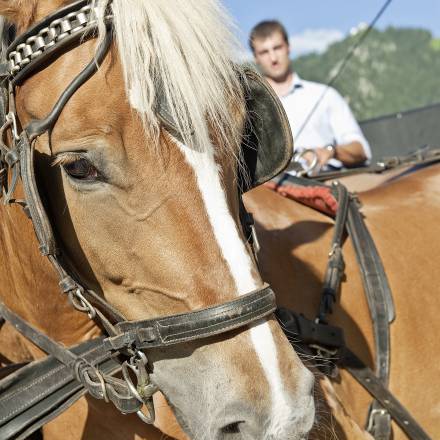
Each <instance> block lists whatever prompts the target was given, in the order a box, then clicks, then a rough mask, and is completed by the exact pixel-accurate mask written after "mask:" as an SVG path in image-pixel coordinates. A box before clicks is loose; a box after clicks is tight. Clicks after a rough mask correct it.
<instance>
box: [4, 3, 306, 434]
mask: <svg viewBox="0 0 440 440" xmlns="http://www.w3.org/2000/svg"><path fill="white" fill-rule="evenodd" d="M71 3H72V2H68V1H61V0H33V1H29V2H22V1H19V0H15V1H7V2H6V1H2V2H0V13H2V14H3V15H5V16H7V17H8V20H9V21H11V22H13V23H15V24H16V27H17V29H18V33H22V32H25V31H26V30H27V29H29V28H30V27H31V26H32V25H34V24H35V23H37V22H38V21H39V20H42V19H44V18H45V17H46V16H48V15H49V14H51V13H53V12H54V11H57V10H58V9H59V8H61V7H69V6H71ZM82 3H85V2H75V3H74V4H75V5H76V4H80V6H82ZM104 3H107V2H97V9H96V10H97V18H96V20H97V22H98V28H99V35H98V36H97V35H93V34H92V33H89V34H87V33H85V34H83V35H82V40H81V44H72V43H71V44H70V45H69V44H67V45H65V46H64V47H63V49H62V53H57V54H56V56H53V57H52V58H53V59H51V60H50V62H46V63H42V64H40V65H39V66H38V67H37V68H35V69H34V70H33V71H32V74H30V75H27V76H26V77H23V78H22V80H20V81H17V83H16V85H15V87H14V100H15V103H16V109H17V117H18V120H19V126H21V127H25V128H26V127H31V129H30V130H29V143H30V144H32V145H33V147H32V148H33V149H34V150H35V153H34V155H33V156H34V159H35V165H34V169H35V175H36V183H37V187H38V192H39V195H40V196H41V198H42V204H43V207H44V210H45V211H46V212H47V214H48V218H49V219H50V225H51V228H52V229H53V235H54V237H55V238H56V244H57V248H59V250H60V253H61V255H62V263H63V266H64V267H65V268H67V272H68V273H70V274H74V276H73V278H75V279H77V280H80V281H81V284H82V285H84V286H87V289H89V290H90V291H94V292H95V293H96V295H97V296H99V297H100V298H102V299H103V300H104V301H105V302H106V303H107V304H108V305H109V308H111V310H115V311H116V312H117V314H119V315H122V316H123V317H124V318H125V319H126V320H127V321H138V320H148V319H152V318H157V317H164V316H169V315H176V314H179V313H183V314H185V313H189V312H193V311H195V310H199V309H207V308H209V307H212V306H216V305H218V304H223V303H227V302H230V301H233V300H235V299H237V298H240V297H241V296H245V295H246V294H248V293H249V292H253V291H259V290H261V289H262V288H263V281H262V279H261V277H260V275H259V272H258V267H257V264H256V261H255V258H254V256H253V253H252V248H251V246H250V245H249V240H248V236H247V233H246V231H244V230H243V227H242V213H241V208H242V205H241V200H240V197H241V195H240V191H239V189H240V188H239V186H240V182H242V183H243V182H245V181H246V178H244V179H240V173H241V172H243V168H244V166H243V165H240V159H241V158H242V151H241V141H242V135H243V130H244V126H245V125H246V117H247V115H246V106H245V92H244V87H245V86H243V83H244V82H246V78H245V77H244V74H243V72H242V71H241V68H239V67H237V66H236V65H235V64H233V63H232V61H231V57H232V55H231V53H232V51H233V46H234V42H233V41H234V40H233V38H232V37H231V34H230V31H229V30H228V29H227V23H228V20H229V18H228V17H227V15H226V14H225V12H224V11H223V10H222V8H221V7H220V6H219V5H218V4H217V2H216V1H214V0H206V1H203V2H200V1H199V0H176V1H170V2H163V1H150V2H143V1H135V0H130V1H127V0H113V2H108V3H109V4H104ZM69 11H70V9H66V13H68V14H72V12H71V11H70V12H69ZM75 11H76V10H75ZM109 11H110V12H109ZM108 14H111V16H112V22H111V28H112V30H111V31H110V28H109V23H108ZM70 17H72V16H70ZM71 31H72V30H71V29H70V30H68V32H71ZM110 32H112V35H113V36H112V39H111V40H109V38H108V34H109V33H110ZM95 37H96V38H95ZM108 41H111V42H110V43H108ZM106 44H107V47H106V50H105V51H104V52H103V54H101V55H102V57H101V60H100V67H99V69H97V71H96V72H94V73H93V75H89V77H88V78H87V80H86V81H83V82H82V83H81V84H80V86H79V87H76V88H75V90H74V93H72V94H71V96H69V97H68V99H66V100H65V102H63V106H62V108H60V109H59V111H58V113H57V114H56V117H54V118H52V120H51V121H50V122H51V124H50V126H47V127H45V128H44V129H42V126H41V123H39V122H38V121H44V120H46V118H47V116H48V115H50V114H53V112H54V110H56V107H57V101H58V100H59V98H60V97H62V96H63V93H64V92H65V91H66V90H67V89H68V87H69V84H72V81H74V79H75V78H77V77H78V75H80V74H81V72H83V71H84V69H86V66H87V65H90V64H89V63H90V61H91V60H93V59H94V57H98V54H99V51H100V50H101V49H102V47H105V45H106ZM44 50H46V48H45V49H44ZM47 50H49V49H47ZM36 57H38V55H36ZM92 64H93V62H92ZM95 70H96V69H95ZM58 102H59V101H58ZM39 124H40V125H39ZM47 254H48V255H50V251H48V252H47ZM47 300H48V301H49V299H47ZM186 330H188V328H187V327H186ZM213 333H215V332H213ZM145 354H146V356H147V358H148V369H149V373H150V377H151V380H152V382H153V383H154V384H155V386H157V387H158V388H159V389H160V390H161V391H162V392H163V394H164V395H165V396H166V398H167V401H168V402H169V404H170V406H171V407H172V408H173V410H174V411H175V413H176V415H177V418H178V420H179V421H180V423H181V425H182V426H183V428H184V429H185V431H186V432H187V433H188V435H190V436H191V437H193V438H209V439H225V440H226V439H250V438H252V439H266V438H273V439H275V438H276V439H299V438H305V437H306V436H307V433H308V431H309V430H310V428H311V426H312V424H313V419H314V405H313V377H312V375H311V373H310V372H309V371H308V370H307V369H306V368H305V367H304V366H303V365H302V363H301V361H300V360H299V358H298V357H297V355H296V354H295V352H294V351H293V350H292V348H291V346H290V344H289V342H288V341H287V339H286V338H285V336H284V334H283V333H282V331H281V329H280V327H279V325H278V324H277V322H276V320H275V319H274V317H273V315H269V316H264V317H261V318H260V319H258V320H255V321H254V322H252V323H250V324H248V325H246V326H245V327H240V328H234V329H233V330H231V331H227V332H223V333H222V334H214V335H213V336H211V337H209V335H208V334H206V335H205V337H204V338H203V339H197V340H185V341H184V342H183V343H180V344H176V345H170V346H160V347H156V348H154V347H153V348H151V349H148V350H146V352H145Z"/></svg>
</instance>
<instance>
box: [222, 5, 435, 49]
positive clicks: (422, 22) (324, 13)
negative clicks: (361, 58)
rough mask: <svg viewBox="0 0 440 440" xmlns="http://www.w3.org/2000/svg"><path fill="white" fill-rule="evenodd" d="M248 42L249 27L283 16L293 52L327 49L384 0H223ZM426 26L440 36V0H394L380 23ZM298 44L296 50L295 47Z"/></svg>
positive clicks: (372, 14)
mask: <svg viewBox="0 0 440 440" xmlns="http://www.w3.org/2000/svg"><path fill="white" fill-rule="evenodd" d="M222 1H223V4H224V5H225V6H226V8H227V9H228V10H229V11H230V12H231V14H232V15H233V17H234V18H235V20H236V21H237V24H238V26H239V28H240V31H241V39H242V41H243V43H246V39H247V35H248V33H249V31H250V29H251V28H252V27H253V26H254V25H255V24H256V23H258V22H259V21H261V20H263V19H268V18H276V19H279V20H281V21H282V22H283V23H284V24H285V26H286V28H287V30H288V31H289V33H290V35H291V37H292V45H293V55H294V56H295V55H299V54H301V53H306V52H308V51H311V50H317V51H320V50H324V49H325V47H326V46H327V44H329V43H331V42H334V41H336V40H337V39H340V38H342V37H343V36H344V35H347V33H349V32H350V30H351V29H352V28H353V27H356V26H357V25H358V24H359V23H362V22H367V23H369V22H370V21H371V20H372V19H373V17H374V16H375V15H376V13H377V12H378V11H379V9H380V7H381V6H382V5H383V3H384V2H385V0H302V1H300V0H222ZM390 25H392V26H401V27H423V28H425V29H429V30H430V31H431V32H432V33H433V34H434V35H435V36H436V37H440V0H394V1H393V2H392V3H391V5H390V6H389V8H388V9H387V11H386V12H385V14H384V15H383V16H382V18H381V20H380V22H379V23H378V26H379V27H380V28H383V27H386V26H390ZM295 46H296V50H295Z"/></svg>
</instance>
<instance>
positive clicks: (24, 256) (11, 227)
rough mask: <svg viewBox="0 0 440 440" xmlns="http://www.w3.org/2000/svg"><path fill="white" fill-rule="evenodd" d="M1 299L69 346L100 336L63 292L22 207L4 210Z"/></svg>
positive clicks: (0, 224)
mask: <svg viewBox="0 0 440 440" xmlns="http://www.w3.org/2000/svg"><path fill="white" fill-rule="evenodd" d="M0 219H1V220H0V252H1V255H2V264H0V286H1V287H0V300H1V301H3V302H4V303H5V304H6V306H7V307H9V308H10V309H12V310H13V311H15V313H17V314H19V315H20V316H21V317H22V318H24V319H25V320H26V321H27V322H29V323H30V324H31V325H33V326H35V327H37V328H38V329H39V330H41V331H43V332H44V333H45V334H47V335H48V336H50V337H52V338H54V339H56V340H57V341H59V342H62V343H63V344H66V345H72V344H75V343H77V342H79V341H82V340H85V339H89V338H90V337H91V336H93V335H94V334H97V333H99V330H98V329H97V327H96V326H95V325H94V324H93V323H92V322H91V321H90V320H89V319H88V318H87V317H86V316H85V315H83V314H81V313H79V312H76V311H75V310H74V309H73V308H72V307H71V306H70V304H69V303H68V300H67V297H65V296H63V295H62V294H61V293H60V288H59V286H58V279H57V276H56V274H55V271H54V270H53V268H52V266H51V265H50V263H49V261H48V260H47V259H46V258H43V257H42V256H41V254H40V252H39V249H38V243H37V239H36V237H35V234H34V231H33V227H32V223H31V221H30V220H29V219H28V218H27V217H26V216H25V215H24V213H23V211H22V209H21V208H20V207H19V206H18V205H13V206H6V207H5V206H3V205H1V207H0Z"/></svg>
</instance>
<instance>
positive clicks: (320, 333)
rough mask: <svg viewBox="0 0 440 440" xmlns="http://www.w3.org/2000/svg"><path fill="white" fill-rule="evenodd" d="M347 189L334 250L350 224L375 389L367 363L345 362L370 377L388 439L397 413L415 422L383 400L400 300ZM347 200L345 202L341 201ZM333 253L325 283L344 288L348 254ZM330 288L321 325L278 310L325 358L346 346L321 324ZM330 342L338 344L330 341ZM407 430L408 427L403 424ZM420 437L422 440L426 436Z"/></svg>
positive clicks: (373, 412) (376, 422)
mask: <svg viewBox="0 0 440 440" xmlns="http://www.w3.org/2000/svg"><path fill="white" fill-rule="evenodd" d="M439 159H440V156H439V157H437V160H439ZM402 162H403V161H402ZM278 179H279V180H278V185H279V186H282V185H289V184H293V185H301V186H326V185H324V184H322V183H320V182H317V181H315V180H311V179H306V178H300V177H293V176H289V175H284V176H280V177H279V178H278ZM341 188H343V185H341V184H340V183H338V184H337V186H336V189H337V194H336V197H337V198H338V200H339V207H338V212H337V215H336V228H335V232H334V235H333V241H332V249H333V247H335V248H336V249H340V244H341V241H340V239H341V237H342V230H343V229H344V228H345V227H347V230H348V232H349V235H350V237H351V239H352V241H353V246H354V249H355V252H356V257H357V260H358V263H359V266H360V270H361V275H362V279H363V285H364V290H365V294H366V297H367V300H368V304H369V309H370V314H371V318H372V323H373V329H374V337H375V347H376V348H375V352H376V376H375V377H374V384H375V385H374V387H369V388H368V387H367V385H368V383H369V382H371V380H372V379H371V377H370V376H371V375H373V376H374V373H372V372H371V370H370V369H369V368H368V367H367V366H365V365H364V364H362V367H361V368H360V370H359V369H358V370H355V369H350V368H348V367H347V366H346V365H345V360H344V359H342V361H341V363H340V366H342V367H343V368H347V370H348V371H350V373H352V374H353V376H354V377H355V378H356V379H357V380H361V379H362V375H364V376H365V377H367V378H368V380H364V383H365V385H366V388H367V390H368V391H370V393H371V394H372V396H373V397H375V398H376V400H375V401H374V402H373V404H372V406H371V409H370V412H369V421H368V423H367V425H368V426H367V427H368V430H369V431H370V432H371V433H372V434H373V435H374V438H375V439H376V440H388V439H389V438H390V436H391V417H392V418H394V419H395V417H399V420H397V419H395V421H396V423H398V424H399V426H401V427H402V426H407V422H408V420H409V419H405V418H404V417H403V415H408V412H407V411H406V410H405V408H403V407H402V406H401V405H400V404H398V401H397V400H396V399H395V398H393V399H394V400H393V401H392V402H393V403H392V405H391V406H390V405H387V404H385V405H384V403H386V401H387V400H388V399H384V398H383V396H384V395H387V396H388V395H390V392H389V391H388V389H387V387H388V380H389V367H390V351H391V347H390V329H389V325H390V323H391V322H392V321H393V320H394V318H395V309H394V302H393V298H392V293H391V289H390V286H389V283H388V279H387V276H386V273H385V269H384V267H383V264H382V260H381V258H380V255H379V253H378V251H377V248H376V246H375V244H374V241H373V239H372V237H371V234H370V232H369V231H368V228H367V227H366V225H365V221H364V219H363V216H362V214H361V213H360V211H359V207H358V202H357V199H356V197H354V196H353V195H350V196H348V192H346V191H345V193H346V194H344V190H342V191H341ZM341 200H342V202H343V206H342V205H341ZM342 218H346V219H347V221H344V222H342V220H341V219H342ZM341 225H342V228H341ZM331 255H332V253H331V254H330V259H329V267H328V268H327V273H326V277H325V283H324V286H328V285H330V286H335V287H337V288H338V289H339V285H340V281H341V278H342V275H343V270H341V260H342V255H341V256H339V257H338V259H337V262H336V263H335V267H334V268H332V259H331ZM329 280H331V281H329ZM325 292H326V289H325V288H324V295H323V298H322V301H321V305H320V310H319V315H318V318H317V320H316V322H315V323H313V324H311V323H310V322H309V323H307V319H306V318H304V317H301V316H299V317H298V316H297V315H295V314H293V312H290V311H285V310H284V311H282V312H277V316H278V319H279V320H280V322H281V325H282V326H283V328H284V330H285V331H286V333H287V334H288V336H290V338H291V339H292V338H295V337H296V338H299V339H300V341H301V342H302V344H300V347H301V346H302V347H304V345H306V350H308V352H309V354H310V349H312V350H314V351H315V352H318V355H319V356H320V357H323V358H325V359H327V360H329V359H331V357H332V356H334V355H335V354H336V351H337V350H338V349H341V348H343V347H344V346H345V345H344V343H343V335H342V333H341V334H339V333H338V331H335V330H334V328H333V327H331V326H328V327H329V328H328V329H325V325H324V327H322V325H321V324H322V323H324V324H325V315H326V313H328V312H331V304H332V302H333V300H334V296H333V295H332V296H329V295H326V294H325ZM333 292H337V290H333ZM333 292H331V293H333ZM329 299H330V300H331V303H330V306H329V304H328V302H326V301H328V300H329ZM330 335H338V337H337V338H335V337H334V336H333V338H331V337H330ZM341 341H342V342H341ZM329 342H332V343H331V344H329ZM337 343H340V345H339V347H336V344H337ZM303 349H304V348H303ZM350 353H351V352H350ZM353 356H354V355H353ZM357 362H358V364H357V365H361V364H360V362H361V361H360V360H359V359H358V360H357ZM360 371H361V372H360ZM370 379H371V380H370ZM378 384H379V385H378ZM375 390H380V393H379V397H380V398H377V396H376V394H374V392H375ZM390 402H391V400H390ZM396 402H397V403H396ZM397 404H398V405H397ZM393 405H394V406H393ZM396 408H397V409H396ZM408 423H409V424H410V425H411V426H412V427H414V428H413V429H415V430H416V431H418V432H419V433H422V432H423V429H422V428H421V427H420V426H419V425H418V424H417V423H416V422H415V420H414V419H412V418H411V419H410V420H409V422H408ZM402 429H404V428H403V427H402ZM411 438H412V437H411ZM414 438H417V439H418V438H421V439H422V438H425V437H414Z"/></svg>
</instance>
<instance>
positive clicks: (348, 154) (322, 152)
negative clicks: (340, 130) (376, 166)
mask: <svg viewBox="0 0 440 440" xmlns="http://www.w3.org/2000/svg"><path fill="white" fill-rule="evenodd" d="M314 152H315V153H316V156H317V158H318V163H319V165H320V166H321V167H322V166H323V165H325V164H326V163H327V162H328V161H329V160H330V159H338V160H339V161H341V162H342V163H343V164H344V165H345V166H349V167H350V166H351V167H352V166H356V165H362V164H363V163H364V162H365V161H366V160H367V157H366V155H365V152H364V148H363V147H362V144H361V143H360V142H357V141H355V142H350V143H349V144H344V145H336V150H332V149H329V148H326V147H319V148H316V149H314ZM303 157H304V159H306V160H307V162H308V163H309V164H310V163H312V162H313V160H314V155H313V153H305V154H304V155H303Z"/></svg>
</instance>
